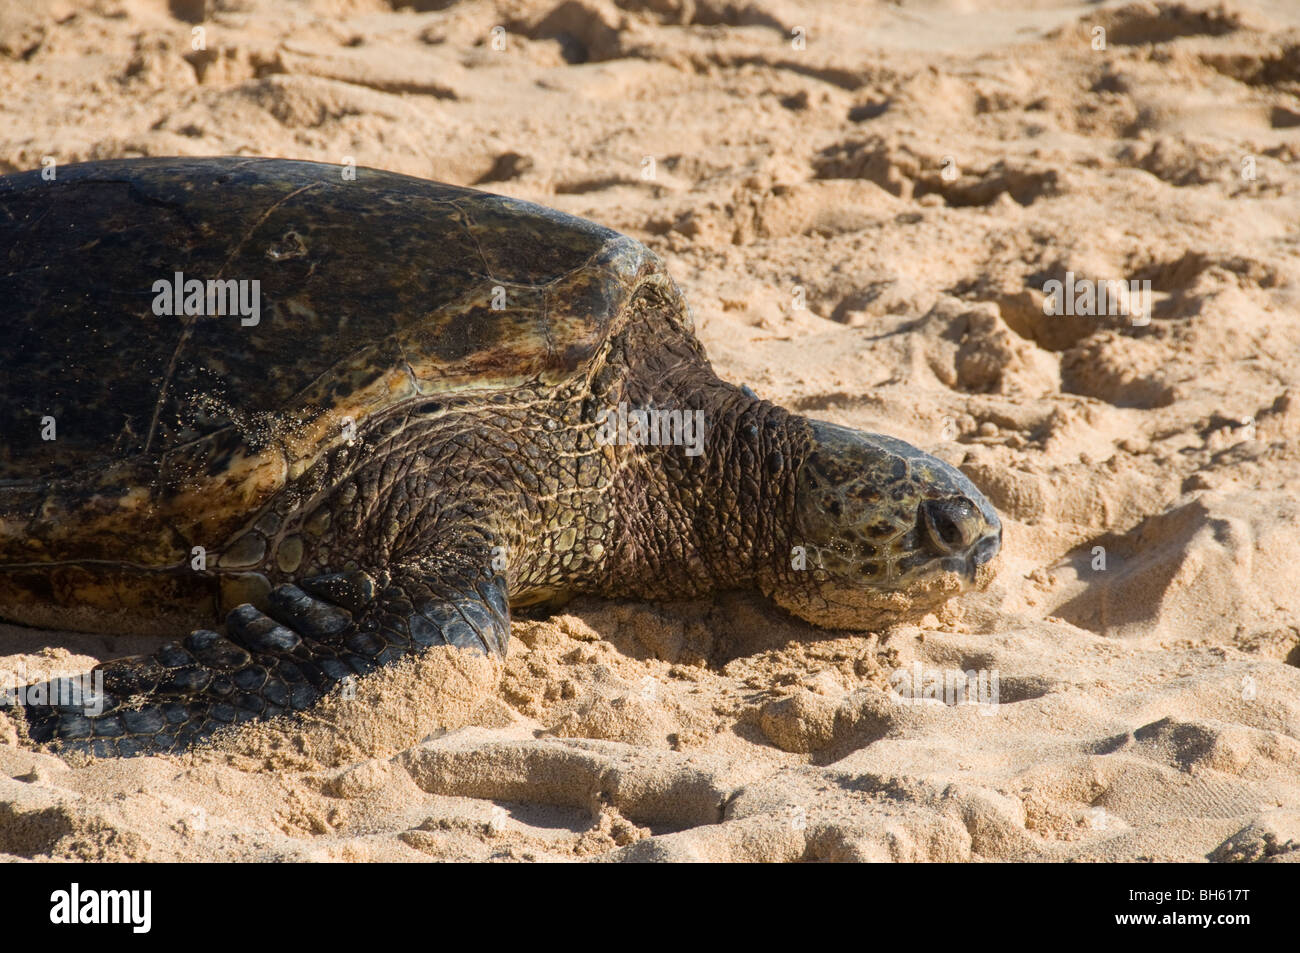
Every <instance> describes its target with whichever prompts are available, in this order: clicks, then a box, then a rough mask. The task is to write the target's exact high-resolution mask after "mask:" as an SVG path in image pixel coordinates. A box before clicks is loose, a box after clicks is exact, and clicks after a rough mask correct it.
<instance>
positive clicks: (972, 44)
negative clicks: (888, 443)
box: [0, 0, 1300, 861]
mask: <svg viewBox="0 0 1300 953" xmlns="http://www.w3.org/2000/svg"><path fill="white" fill-rule="evenodd" d="M204 6H205V4H204V3H203V2H202V0H174V2H172V3H171V4H170V5H169V4H168V3H166V2H162V0H102V2H89V3H75V2H71V0H53V2H51V3H49V4H33V3H30V2H22V0H13V2H4V3H0V88H3V90H4V96H3V97H0V171H5V172H9V171H16V170H20V169H26V168H31V167H35V166H38V165H39V164H40V163H41V161H42V158H43V157H45V156H54V157H55V158H56V159H57V160H58V161H61V162H71V161H77V160H84V159H92V158H107V157H118V156H143V155H168V154H183V155H207V154H222V153H227V154H245V155H279V156H289V157H297V158H307V159H316V160H324V161H330V162H343V161H348V157H350V158H351V159H352V160H355V161H356V162H357V163H359V164H362V165H370V166H377V167H380V168H386V169H392V170H395V171H399V172H405V173H411V174H415V175H420V176H426V177H429V178H435V179H441V180H444V181H448V182H454V183H461V184H471V185H472V184H476V183H478V184H481V185H483V187H486V188H489V189H492V190H495V191H500V192H503V193H506V194H509V195H514V196H519V197H522V198H526V199H530V200H534V201H538V202H542V203H545V204H548V205H552V206H555V207H558V208H561V209H563V210H565V211H569V212H573V213H576V214H579V215H583V216H586V217H589V218H592V219H595V220H597V221H600V222H602V223H605V224H607V225H610V226H613V227H615V228H618V229H620V230H622V231H625V232H627V233H628V234H630V235H633V236H635V237H637V238H639V239H641V240H642V241H644V242H646V243H647V244H648V245H649V246H650V247H652V248H653V249H654V250H655V251H657V252H658V253H659V254H660V255H662V256H663V257H664V259H665V260H666V261H667V263H668V266H669V268H670V270H671V272H672V274H673V275H674V276H675V277H676V279H677V280H678V282H679V283H680V284H681V285H682V287H683V288H684V290H685V292H686V294H687V296H688V298H689V299H690V300H691V302H692V303H693V306H694V308H695V313H696V319H697V322H698V326H699V331H700V336H701V338H702V340H703V341H704V342H705V344H706V346H707V348H708V351H709V354H710V355H711V357H712V359H713V360H714V362H715V363H716V365H717V366H718V368H719V370H720V371H721V372H722V373H723V374H724V376H727V377H729V378H731V379H733V380H736V381H743V382H747V383H748V384H750V385H751V386H752V387H753V388H754V389H755V390H757V391H758V392H759V393H760V394H761V395H762V396H764V397H767V398H770V399H773V400H776V401H779V402H781V403H783V404H784V405H786V406H788V407H791V408H793V409H795V410H796V411H799V412H803V413H806V414H809V415H812V416H816V417H820V418H823V419H826V420H830V421H834V422H836V423H840V424H845V425H849V426H853V427H859V428H864V429H869V430H879V431H884V432H887V433H891V434H895V435H897V436H900V437H902V438H904V439H907V440H909V441H912V442H914V443H916V444H918V445H920V446H922V447H924V448H926V449H928V450H930V451H931V452H934V453H936V454H938V455H940V456H942V457H944V458H945V459H948V460H950V461H952V462H954V463H958V464H960V465H961V466H962V468H963V469H964V470H965V472H967V473H968V474H969V475H970V476H971V478H972V479H974V480H975V482H976V483H977V484H978V485H979V486H980V487H981V489H982V490H983V491H984V492H985V493H986V494H987V495H988V496H989V498H990V499H991V500H992V501H993V502H994V504H995V505H996V506H997V508H998V509H999V511H1000V513H1001V514H1002V517H1003V519H1004V522H1005V527H1006V533H1005V539H1006V543H1005V549H1004V552H1003V555H1002V557H1001V559H1000V569H999V573H998V576H997V578H996V579H995V581H994V582H993V584H992V586H991V587H990V588H989V589H988V590H987V591H986V592H984V593H981V594H978V595H975V596H972V597H969V598H965V599H962V600H961V601H960V602H958V603H956V604H954V605H952V606H950V607H949V608H948V609H947V610H945V611H943V612H941V613H939V614H937V615H931V616H927V617H925V618H922V619H919V620H916V622H915V623H913V624H907V625H903V626H899V627H896V628H894V629H892V630H889V631H882V632H879V633H875V634H871V635H867V636H864V635H861V634H857V635H850V634H848V633H837V632H826V631H818V630H816V629H813V628H811V627H810V626H808V625H806V624H804V623H801V622H798V621H796V620H794V619H792V618H790V617H788V616H786V615H784V614H783V613H782V612H781V611H780V610H778V609H776V608H774V607H772V606H770V605H769V604H767V603H765V602H764V601H763V600H762V599H761V598H760V597H758V596H756V595H751V594H727V595H722V596H718V597H717V598H715V599H711V600H707V601H704V602H699V603H692V604H687V605H666V606H657V605H648V604H615V603H602V602H596V601H580V602H576V603H573V604H571V605H570V606H569V607H568V608H567V610H566V611H565V612H564V613H563V614H561V615H558V616H555V617H553V618H551V619H549V620H546V621H526V622H517V623H516V624H515V626H514V632H513V639H512V643H513V644H512V646H511V653H510V657H509V659H508V660H507V661H506V662H505V663H504V665H497V664H493V663H488V662H481V661H480V662H471V661H468V660H465V659H460V658H457V657H453V656H450V655H447V654H443V655H439V654H437V653H435V654H434V655H431V656H430V657H429V658H427V659H424V660H421V661H420V662H418V663H410V664H406V665H403V666H399V667H398V668H396V669H395V670H393V671H391V672H386V673H384V674H382V675H380V676H376V677H375V678H374V679H371V680H367V681H364V682H363V684H362V689H361V691H360V694H359V696H358V698H356V699H352V700H342V699H336V700H334V701H333V702H332V703H331V704H329V705H327V706H325V708H323V709H322V710H321V711H320V712H317V713H314V715H313V717H312V719H311V720H310V721H309V722H307V723H305V724H303V725H298V726H288V727H285V726H277V725H267V726H261V727H256V728H252V729H247V730H245V731H244V732H242V733H241V734H240V735H239V736H238V737H236V738H233V739H231V740H229V741H228V742H227V744H226V745H225V746H224V747H223V748H219V749H217V750H209V751H201V752H196V753H192V754H189V755H186V756H183V757H148V758H139V759H133V760H129V761H122V762H98V763H93V762H89V763H88V762H84V761H83V762H76V761H72V762H69V761H65V760H63V759H60V758H59V757H56V756H54V755H51V754H47V753H41V752H37V751H32V750H30V749H28V748H25V747H23V746H21V745H19V744H17V743H16V742H17V736H16V734H15V733H14V731H13V728H12V726H11V725H8V724H7V723H3V719H0V853H2V854H4V855H5V856H6V857H8V858H13V859H22V858H32V859H41V860H45V859H51V858H56V859H64V858H72V859H96V860H172V859H180V860H209V859H238V860H380V859H384V860H411V861H415V860H471V859H472V860H489V859H491V860H517V861H522V860H536V861H555V860H582V859H599V860H763V861H778V860H896V861H1012V860H1014V861H1027V860H1084V861H1136V860H1183V861H1200V860H1206V859H1211V860H1233V861H1260V860H1273V861H1284V860H1296V859H1300V850H1298V849H1297V844H1298V842H1300V671H1298V670H1297V665H1298V664H1300V621H1298V620H1300V585H1298V584H1297V582H1298V580H1300V568H1298V567H1300V533H1297V527H1298V526H1300V502H1298V501H1300V492H1298V491H1300V442H1298V438H1300V284H1297V282H1298V280H1300V231H1297V226H1296V223H1297V222H1300V171H1297V169H1298V167H1297V158H1300V140H1297V137H1296V130H1297V129H1298V128H1300V8H1297V7H1296V6H1295V5H1294V4H1292V3H1289V2H1287V0H1273V2H1265V0H1255V2H1246V0H1225V2H1221V3H1204V2H1196V0H1188V2H1166V0H1158V2H1148V0H1139V2H1121V3H1115V2H1107V3H1101V4H1096V5H1091V4H1076V3H1065V2H1058V0H1036V2H1026V3H1014V2H1010V0H1007V2H999V0H899V2H894V3H887V2H870V0H825V2H818V3H812V2H809V3H805V4H796V3H793V2H785V0H752V2H746V0H619V2H617V3H615V2H610V0H524V2H520V3H507V2H504V0H503V2H499V3H497V2H486V0H484V2H460V3H455V2H437V0H433V2H416V3H414V4H405V5H404V4H399V3H392V4H388V3H384V2H380V0H303V2H293V3H274V2H270V0H219V2H216V3H208V4H207V5H206V6H207V10H208V17H207V19H206V20H205V21H204V22H203V24H202V27H203V34H202V35H203V38H204V41H205V43H206V49H205V50H202V51H193V50H192V49H191V42H192V29H193V26H194V24H193V23H191V22H189V19H187V18H190V19H195V20H197V19H198V18H199V17H200V16H202V12H203V8H204ZM394 8H397V9H394ZM437 8H445V9H437ZM496 26H501V27H503V28H504V32H502V33H497V34H494V33H493V28H494V27H496ZM1098 27H1100V28H1102V29H1103V30H1104V35H1105V40H1106V43H1105V49H1095V48H1094V41H1095V40H1096V38H1097V37H1098V34H1097V33H1096V32H1095V30H1096V28H1098ZM796 28H802V30H801V31H796ZM494 36H496V37H498V38H500V39H501V40H503V41H504V49H494V45H493V40H494ZM799 37H802V38H803V40H804V42H803V44H802V46H803V48H798V47H799V46H800V44H799V43H798V42H795V41H796V40H798V38H799ZM651 162H652V163H653V168H652V169H651ZM651 173H653V174H651ZM1067 273H1072V274H1073V275H1074V276H1075V277H1076V278H1078V277H1082V278H1090V279H1097V280H1115V281H1121V280H1122V281H1125V282H1128V281H1130V280H1132V281H1137V282H1142V281H1149V282H1150V289H1151V313H1149V314H1146V315H1131V316H1128V317H1126V316H1123V315H1110V316H1102V317H1094V316H1086V315H1054V316H1051V315H1046V314H1044V307H1043V297H1044V287H1045V284H1046V283H1047V282H1049V281H1052V280H1058V281H1064V280H1065V279H1066V276H1067ZM1135 287H1137V288H1141V285H1140V284H1139V285H1138V286H1135ZM800 305H802V307H800ZM1135 319H1136V320H1135ZM149 648H150V643H149V641H148V640H147V639H144V638H142V637H130V636H124V637H121V638H104V637H90V636H78V635H72V634H51V633H41V632H35V631H32V630H25V629H19V628H15V627H10V626H6V627H3V628H0V653H3V655H0V671H4V670H8V671H22V672H24V673H25V674H26V675H28V676H30V677H38V676H40V675H42V674H47V673H51V672H58V673H61V674H71V673H73V672H77V671H82V670H85V669H86V668H88V667H89V666H91V665H92V664H94V662H95V661H97V660H100V659H103V658H109V657H113V656H115V655H122V654H129V653H132V652H139V651H145V650H148V649H149ZM945 672H947V673H957V672H961V673H965V672H970V673H972V674H974V675H975V676H976V678H977V679H978V678H979V677H984V678H985V679H986V682H985V683H984V684H985V685H986V686H987V685H991V681H988V680H989V679H992V678H993V677H994V676H996V679H997V688H998V693H997V704H971V703H965V704H958V703H957V702H958V701H961V700H962V699H960V698H959V697H955V696H953V697H948V698H947V699H946V700H945V699H943V698H938V699H928V700H927V699H925V698H906V699H905V698H901V697H900V690H902V691H904V692H905V691H907V687H908V686H909V685H911V686H913V688H923V687H924V686H925V685H926V684H927V683H930V684H933V683H934V681H935V680H936V679H938V678H940V677H941V676H942V674H943V673H945ZM914 674H917V675H919V678H917V679H916V680H915V683H914V682H913V676H914ZM964 678H965V676H963V680H964ZM950 683H951V681H950ZM962 684H964V681H963V682H962ZM913 694H924V692H923V691H919V692H915V691H914V692H913ZM966 701H967V702H969V701H970V700H969V699H966Z"/></svg>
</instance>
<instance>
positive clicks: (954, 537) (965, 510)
mask: <svg viewBox="0 0 1300 953" xmlns="http://www.w3.org/2000/svg"><path fill="white" fill-rule="evenodd" d="M918 522H919V523H920V524H921V529H922V532H923V536H924V538H925V539H926V540H927V541H928V542H929V543H930V546H931V548H933V549H934V550H936V551H937V552H938V553H939V554H940V555H944V556H948V555H952V554H954V553H958V552H961V551H962V550H964V549H966V547H968V546H969V545H970V544H971V543H972V542H974V540H975V539H976V538H977V537H978V536H979V532H980V524H981V522H982V520H981V518H980V515H979V510H977V509H976V508H975V504H974V503H972V502H971V501H970V500H968V499H966V498H965V497H964V496H959V497H956V498H953V499H947V500H926V501H925V502H924V503H922V504H921V512H920V519H919V520H918Z"/></svg>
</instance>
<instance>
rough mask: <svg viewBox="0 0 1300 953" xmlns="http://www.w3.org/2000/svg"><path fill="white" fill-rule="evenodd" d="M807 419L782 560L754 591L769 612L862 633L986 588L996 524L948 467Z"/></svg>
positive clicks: (902, 446) (911, 450)
mask: <svg viewBox="0 0 1300 953" xmlns="http://www.w3.org/2000/svg"><path fill="white" fill-rule="evenodd" d="M807 423H808V425H809V426H810V428H811V431H812V447H811V450H810V452H809V453H808V455H807V456H806V457H805V458H804V461H803V463H802V465H801V466H800V468H799V470H798V472H797V474H796V484H795V502H794V525H793V527H792V535H791V546H792V550H791V554H790V561H789V564H788V565H783V566H781V567H779V568H778V569H776V570H774V571H773V572H772V574H771V576H770V577H769V578H768V579H767V580H764V585H763V587H764V589H766V590H767V591H768V594H769V595H770V596H771V597H772V598H773V599H774V600H775V601H776V602H777V603H778V604H780V605H782V606H783V607H785V608H786V609H788V610H790V611H791V612H794V613H795V614H796V615H799V616H802V617H803V618H805V619H807V620H809V621H810V622H814V623H816V624H818V625H821V626H825V627H828V628H844V629H868V628H876V627H878V626H880V625H882V624H885V623H888V622H891V621H895V620H897V619H900V618H904V617H907V616H916V615H919V614H922V613H924V612H925V611H928V610H929V609H932V608H934V607H936V606H938V605H939V604H940V603H943V602H945V601H947V600H948V599H949V598H951V597H952V596H954V595H956V594H958V593H960V592H962V591H964V590H968V589H974V588H983V587H984V586H987V585H988V583H989V581H990V580H991V579H992V578H993V569H992V567H991V566H990V562H991V561H992V560H993V557H994V556H996V555H997V553H998V550H999V549H1000V548H1001V545H1002V524H1001V522H1000V521H999V520H998V516H997V513H996V512H995V511H994V509H993V507H992V505H991V504H990V503H989V501H988V500H986V499H985V498H984V496H983V495H982V494H981V493H980V491H979V490H977V489H976V488H975V485H974V484H973V483H971V481H970V480H969V479H967V477H966V476H965V475H964V474H963V473H962V472H961V471H960V470H958V469H956V468H955V467H952V466H949V465H948V464H946V463H944V462H943V461H942V460H939V459H938V458H936V457H932V456H930V455H929V454H927V453H922V452H921V451H920V450H918V449H917V448H916V447H913V446H912V445H911V444H907V443H904V442H903V441H901V440H896V439H895V438H893V437H886V436H882V435H880V434H870V433H862V432H860V431H857V430H850V429H848V428H847V427H838V426H836V425H834V424H828V423H823V422H822V421H818V420H809V421H807Z"/></svg>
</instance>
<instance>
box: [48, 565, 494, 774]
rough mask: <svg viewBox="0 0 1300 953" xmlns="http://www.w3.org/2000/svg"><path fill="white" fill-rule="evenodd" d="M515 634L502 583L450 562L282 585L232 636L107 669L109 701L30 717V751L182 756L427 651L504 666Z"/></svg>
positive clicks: (238, 617) (208, 636)
mask: <svg viewBox="0 0 1300 953" xmlns="http://www.w3.org/2000/svg"><path fill="white" fill-rule="evenodd" d="M509 635H510V612H509V607H508V603H507V599H506V592H505V580H504V578H503V577H502V576H501V575H499V574H497V573H495V572H494V571H493V570H492V569H490V568H487V566H486V565H483V567H482V568H480V566H479V563H478V561H477V560H474V561H471V560H469V559H467V558H464V557H459V556H458V555H457V554H455V553H452V554H448V555H446V556H444V557H443V558H441V559H438V560H435V561H432V562H431V563H425V564H421V565H414V566H410V567H407V568H403V569H400V570H396V571H389V572H386V573H380V574H378V578H377V579H376V578H375V577H373V576H371V575H369V574H367V573H363V572H349V573H339V574H331V575H323V576H316V577H312V578H309V579H305V580H303V581H302V585H301V587H299V586H297V585H292V584H287V585H282V586H279V587H277V588H276V589H274V590H273V591H272V593H271V598H270V605H269V608H268V612H266V613H263V612H261V611H260V610H258V609H256V608H255V607H253V606H251V605H242V606H238V607H237V608H235V609H234V610H233V611H231V613H230V614H229V616H227V619H226V634H225V635H224V636H223V635H221V634H219V633H217V632H213V631H210V630H206V629H200V630H198V631H195V632H191V633H190V634H189V635H188V636H186V637H185V638H184V639H183V640H181V641H179V642H170V643H168V644H167V645H165V646H163V647H162V648H161V649H159V650H158V651H157V652H155V653H154V654H153V655H139V656H131V657H128V658H120V659H114V660H112V661H109V662H105V663H103V664H101V665H98V666H96V667H95V669H94V670H93V671H92V673H91V677H90V684H92V685H95V684H97V683H98V679H97V678H96V677H95V676H96V675H98V674H102V676H103V681H102V685H103V691H102V693H100V694H98V695H91V696H82V697H77V698H76V699H75V704H64V705H49V704H47V705H31V706H26V707H24V708H23V711H24V713H25V715H26V718H27V724H28V735H29V737H30V738H31V740H32V741H35V742H38V743H50V744H52V745H54V746H55V747H56V748H57V749H58V750H60V751H86V752H89V753H91V754H94V755H96V756H99V757H126V756H131V755H137V754H147V753H153V752H168V751H170V752H178V751H183V750H185V749H187V748H189V747H191V746H193V745H195V744H197V743H199V742H202V741H204V740H206V739H208V738H210V737H211V736H212V735H213V734H214V733H215V732H217V731H218V730H220V729H222V728H225V727H227V726H230V725H234V724H240V723H243V722H247V721H254V720H258V719H264V718H272V717H275V716H277V715H286V714H292V713H295V712H301V711H303V710H305V709H307V708H310V707H311V706H312V705H313V704H315V703H316V702H317V701H318V700H319V699H320V698H322V697H323V696H324V695H326V694H327V693H328V692H330V691H331V690H332V689H334V688H335V687H337V686H339V685H340V684H342V683H344V682H345V681H347V680H349V679H353V678H356V677H358V676H362V675H366V674H369V673H370V672H373V671H374V670H375V669H377V668H379V667H380V666H383V665H387V664H389V663H391V662H394V661H396V660H397V659H399V658H402V657H403V656H406V655H408V654H411V653H414V652H419V651H422V650H423V649H426V648H428V647H430V646H436V645H454V646H457V647H459V648H462V649H467V650H469V651H475V652H479V653H484V654H495V655H504V654H505V650H506V645H507V641H508V639H509ZM42 687H44V688H45V694H44V695H43V696H40V695H38V696H37V697H45V698H49V699H53V698H54V697H56V696H55V695H54V694H53V691H54V689H55V688H56V686H42ZM24 697H29V698H30V697H32V692H31V687H29V688H28V690H27V694H26V695H25V696H24ZM63 697H64V698H66V697H67V694H66V693H65V695H64V696H63Z"/></svg>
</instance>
